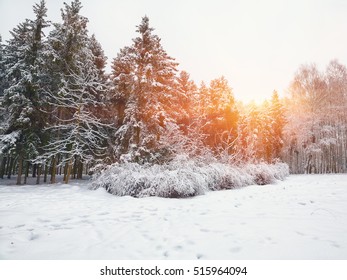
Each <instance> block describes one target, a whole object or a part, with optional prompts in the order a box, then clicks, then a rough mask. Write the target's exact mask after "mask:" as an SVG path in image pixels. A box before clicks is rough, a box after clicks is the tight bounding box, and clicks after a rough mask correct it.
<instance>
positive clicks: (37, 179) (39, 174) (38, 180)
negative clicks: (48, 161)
mask: <svg viewBox="0 0 347 280" xmlns="http://www.w3.org/2000/svg"><path fill="white" fill-rule="evenodd" d="M41 167H42V164H38V166H37V178H36V185H39V184H40V177H41Z"/></svg>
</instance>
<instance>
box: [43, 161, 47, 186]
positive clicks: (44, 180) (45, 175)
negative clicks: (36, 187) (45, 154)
mask: <svg viewBox="0 0 347 280" xmlns="http://www.w3.org/2000/svg"><path fill="white" fill-rule="evenodd" d="M47 175H48V163H47V162H46V163H45V174H44V176H43V182H44V183H47Z"/></svg>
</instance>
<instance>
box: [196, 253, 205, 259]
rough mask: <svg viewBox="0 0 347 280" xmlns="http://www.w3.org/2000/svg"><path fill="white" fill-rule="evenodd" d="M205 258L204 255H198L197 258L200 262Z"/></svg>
mask: <svg viewBox="0 0 347 280" xmlns="http://www.w3.org/2000/svg"><path fill="white" fill-rule="evenodd" d="M203 256H204V255H203V254H196V258H197V259H198V260H200V259H202V257H203Z"/></svg>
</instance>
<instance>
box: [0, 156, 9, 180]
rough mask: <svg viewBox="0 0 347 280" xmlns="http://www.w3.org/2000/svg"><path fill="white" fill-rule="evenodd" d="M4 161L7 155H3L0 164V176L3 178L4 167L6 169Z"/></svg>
mask: <svg viewBox="0 0 347 280" xmlns="http://www.w3.org/2000/svg"><path fill="white" fill-rule="evenodd" d="M6 162H7V157H3V158H2V160H1V166H0V178H1V179H4V175H5V171H6V170H5V169H6Z"/></svg>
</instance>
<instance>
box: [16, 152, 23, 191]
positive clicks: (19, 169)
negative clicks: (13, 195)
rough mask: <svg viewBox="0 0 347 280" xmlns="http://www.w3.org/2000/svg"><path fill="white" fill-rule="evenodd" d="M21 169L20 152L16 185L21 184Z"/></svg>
mask: <svg viewBox="0 0 347 280" xmlns="http://www.w3.org/2000/svg"><path fill="white" fill-rule="evenodd" d="M22 169H23V155H22V153H20V154H19V157H18V175H17V185H21V183H22Z"/></svg>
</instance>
